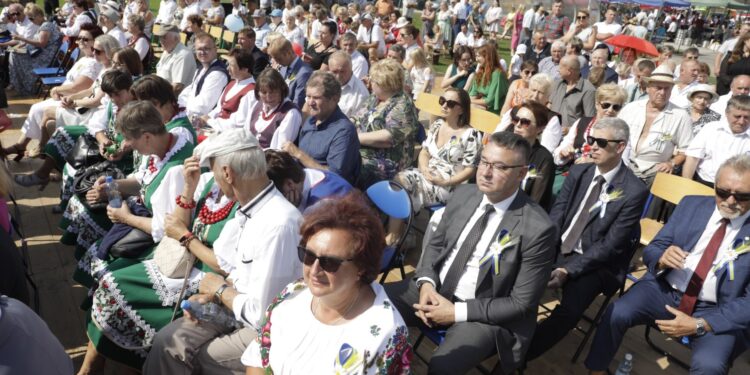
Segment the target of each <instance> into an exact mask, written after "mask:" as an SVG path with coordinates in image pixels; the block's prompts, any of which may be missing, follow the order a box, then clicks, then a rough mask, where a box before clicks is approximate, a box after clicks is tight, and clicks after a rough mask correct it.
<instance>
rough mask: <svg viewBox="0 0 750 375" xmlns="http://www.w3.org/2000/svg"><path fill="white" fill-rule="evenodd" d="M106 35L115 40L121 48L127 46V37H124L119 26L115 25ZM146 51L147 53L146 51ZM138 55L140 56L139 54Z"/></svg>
mask: <svg viewBox="0 0 750 375" xmlns="http://www.w3.org/2000/svg"><path fill="white" fill-rule="evenodd" d="M107 35H111V36H112V37H113V38H115V39H117V43H119V44H120V47H121V48H125V47H127V46H128V37H127V36H125V33H124V32H123V31H122V29H120V26H117V25H115V27H113V28H112V29H110V30H109V31H107ZM146 51H147V52H148V50H146ZM138 55H139V56H140V53H139V54H138Z"/></svg>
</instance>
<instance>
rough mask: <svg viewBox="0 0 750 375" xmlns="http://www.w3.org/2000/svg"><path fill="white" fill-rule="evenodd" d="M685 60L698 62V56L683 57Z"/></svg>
mask: <svg viewBox="0 0 750 375" xmlns="http://www.w3.org/2000/svg"><path fill="white" fill-rule="evenodd" d="M685 58H686V59H688V60H698V56H694V55H691V56H685Z"/></svg>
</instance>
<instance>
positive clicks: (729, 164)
mask: <svg viewBox="0 0 750 375" xmlns="http://www.w3.org/2000/svg"><path fill="white" fill-rule="evenodd" d="M724 168H731V169H732V170H734V171H735V172H737V173H740V174H744V173H748V172H750V155H748V154H739V155H735V156H732V157H731V158H729V159H727V160H726V161H724V162H723V163H721V166H720V167H719V170H718V171H717V172H716V177H717V179H718V177H719V174H720V173H721V170H722V169H724Z"/></svg>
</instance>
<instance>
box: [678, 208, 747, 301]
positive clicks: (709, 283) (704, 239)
mask: <svg viewBox="0 0 750 375" xmlns="http://www.w3.org/2000/svg"><path fill="white" fill-rule="evenodd" d="M748 216H750V211H748V212H746V213H745V214H744V215H742V216H740V217H738V218H736V219H732V220H730V221H729V224H728V225H727V231H726V232H725V233H724V240H722V241H721V245H720V246H719V252H717V253H716V258H714V261H713V263H712V265H716V264H718V263H719V261H721V260H722V259H723V258H724V257H725V256H726V255H727V251H728V250H729V249H731V248H732V244H733V243H734V240H735V237H736V236H737V233H739V231H740V229H741V228H742V224H743V223H744V222H745V220H747V218H748ZM721 219H722V217H721V214H720V213H719V209H718V208H714V212H713V214H711V218H710V219H708V223H707V224H706V229H704V230H703V234H701V236H700V238H698V242H696V243H695V247H693V249H692V250H691V251H690V252H689V253H688V255H687V258H685V267H684V268H682V269H679V270H678V269H673V270H671V271H669V273H668V274H667V276H666V277H665V280H666V281H667V283H668V284H669V285H671V286H672V289H675V290H679V291H680V292H685V289H686V288H687V285H688V282H689V281H690V278H691V277H693V272H695V268H696V267H698V263H699V262H700V260H701V257H702V256H703V252H704V251H706V247H707V246H708V243H709V242H711V237H713V235H714V232H716V230H717V229H719V227H720V226H721ZM683 250H685V251H687V250H688V249H683ZM712 268H713V267H712ZM716 286H717V282H716V273H714V272H711V271H710V270H709V272H708V274H707V275H706V280H704V281H703V287H702V288H701V291H700V293H699V294H698V299H699V300H701V301H705V302H712V303H716Z"/></svg>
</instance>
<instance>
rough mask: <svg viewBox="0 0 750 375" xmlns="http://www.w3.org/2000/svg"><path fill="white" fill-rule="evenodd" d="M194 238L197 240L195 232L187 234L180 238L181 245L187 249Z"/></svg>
mask: <svg viewBox="0 0 750 375" xmlns="http://www.w3.org/2000/svg"><path fill="white" fill-rule="evenodd" d="M193 238H195V235H194V234H193V232H187V233H185V234H184V235H183V236H182V237H180V245H182V246H183V247H187V244H188V243H189V242H190V240H192V239H193Z"/></svg>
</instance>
